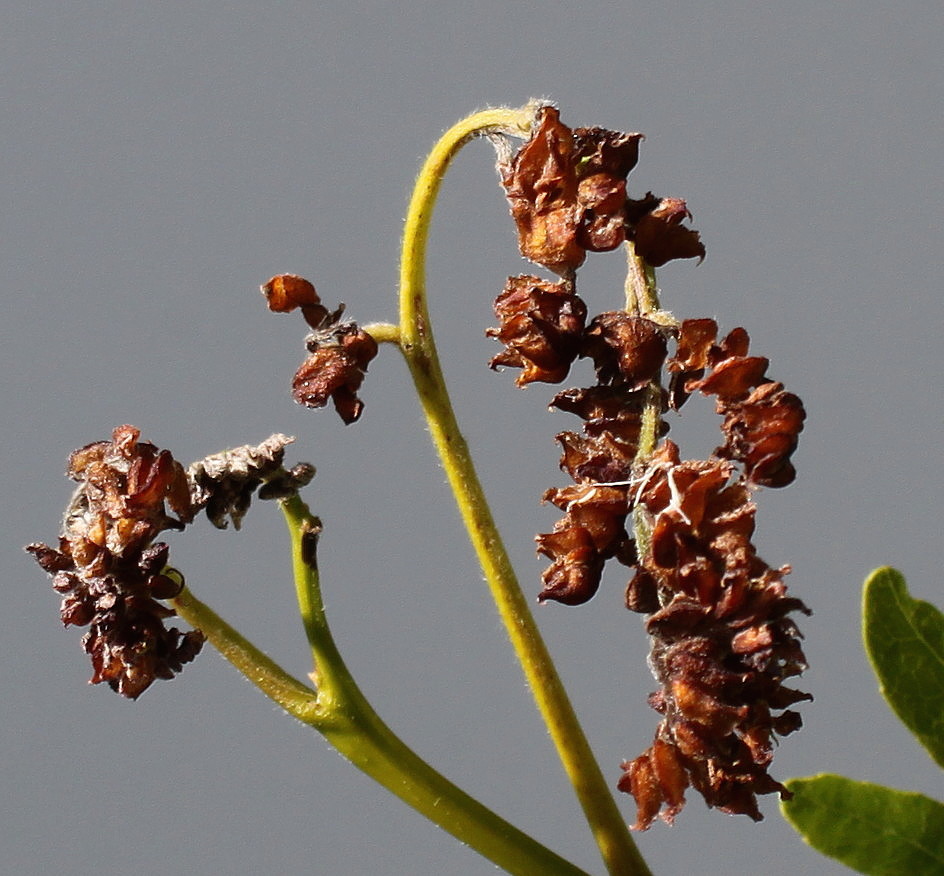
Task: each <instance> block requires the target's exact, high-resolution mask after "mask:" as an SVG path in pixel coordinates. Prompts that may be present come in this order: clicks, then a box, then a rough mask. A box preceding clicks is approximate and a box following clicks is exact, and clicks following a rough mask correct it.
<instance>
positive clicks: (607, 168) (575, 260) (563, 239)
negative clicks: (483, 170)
mask: <svg viewBox="0 0 944 876" xmlns="http://www.w3.org/2000/svg"><path fill="white" fill-rule="evenodd" d="M642 139H643V136H642V134H626V133H623V132H621V131H608V130H605V129H604V128H576V129H573V130H572V129H571V128H568V127H567V126H566V125H565V124H563V123H562V122H561V120H560V113H559V112H558V111H557V110H556V109H555V108H554V107H551V106H546V107H544V108H543V109H542V110H541V120H540V124H539V125H538V127H537V130H536V131H535V132H534V134H533V136H532V137H531V139H530V140H529V141H528V142H527V143H525V144H524V146H522V148H521V149H519V150H518V152H517V153H516V154H515V156H514V157H513V158H512V159H511V161H510V162H508V163H507V165H505V166H502V167H500V168H499V170H500V172H501V178H502V184H503V185H504V187H505V193H506V195H507V196H508V202H509V204H510V205H511V215H512V217H513V218H514V220H515V224H516V225H517V228H518V247H519V249H520V250H521V254H522V255H523V256H524V257H525V258H527V259H530V260H531V261H532V262H536V263H537V264H539V265H544V267H546V268H548V269H549V270H551V271H553V272H554V273H556V274H559V275H561V276H563V277H566V276H570V275H571V274H572V273H573V272H574V271H575V270H576V269H577V268H579V267H580V265H582V264H583V262H584V259H585V258H586V256H587V252H588V251H590V252H606V251H609V250H613V249H616V248H617V247H618V246H619V245H620V244H621V243H623V242H624V241H626V240H632V241H634V242H635V245H636V250H637V252H638V253H639V254H640V256H642V257H643V258H644V259H645V260H646V261H647V262H648V263H649V264H650V265H652V266H654V267H658V266H659V265H662V264H664V263H665V262H667V261H669V260H670V259H679V258H683V259H684V258H693V257H698V258H703V257H704V255H705V248H704V246H702V244H701V241H700V240H699V238H698V233H697V232H696V231H692V230H691V229H689V228H685V227H684V226H683V225H682V224H681V222H682V220H683V219H686V218H688V215H689V214H688V210H687V208H686V206H685V202H684V201H681V200H679V199H678V198H666V199H662V198H657V197H655V196H654V195H653V194H652V193H651V192H649V193H647V194H646V195H645V196H644V197H643V198H641V199H639V200H634V199H632V198H630V197H628V196H627V190H626V177H627V176H628V175H629V172H630V171H631V170H632V169H633V168H634V167H635V166H636V162H637V160H638V159H639V142H640V140H642Z"/></svg>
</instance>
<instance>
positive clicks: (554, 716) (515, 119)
mask: <svg viewBox="0 0 944 876" xmlns="http://www.w3.org/2000/svg"><path fill="white" fill-rule="evenodd" d="M535 112H536V107H535V106H531V105H529V106H525V107H522V108H520V109H495V110H486V111H484V112H480V113H476V114H474V115H472V116H469V117H468V118H466V119H464V120H462V121H461V122H459V123H458V124H456V125H455V126H453V127H452V128H451V129H450V130H449V131H447V132H446V133H445V134H444V135H443V137H442V138H441V139H440V140H439V142H438V143H437V144H436V146H435V147H434V148H433V150H432V152H431V153H430V155H429V157H428V158H427V160H426V163H425V164H424V165H423V168H422V170H421V171H420V174H419V177H418V179H417V182H416V186H415V188H414V191H413V197H412V199H411V201H410V206H409V210H408V212H407V218H406V223H405V226H404V234H403V252H402V258H401V264H400V347H401V350H402V352H403V355H404V357H405V359H406V362H407V365H408V367H409V369H410V373H411V375H412V377H413V381H414V383H415V385H416V390H417V393H418V395H419V398H420V403H421V404H422V407H423V412H424V414H425V416H426V420H427V423H428V426H429V431H430V435H431V437H432V440H433V444H434V445H435V448H436V450H437V452H438V454H439V457H440V459H441V461H442V465H443V468H444V470H445V472H446V476H447V478H448V480H449V483H450V486H451V487H452V491H453V493H454V495H455V497H456V502H457V504H458V506H459V511H460V513H461V515H462V519H463V521H464V523H465V526H466V529H467V530H468V533H469V538H470V539H471V541H472V544H473V546H474V548H475V552H476V554H477V556H478V559H479V562H480V563H481V566H482V570H483V572H484V574H485V578H486V580H487V582H488V585H489V588H490V590H491V593H492V597H493V599H494V600H495V604H496V606H497V607H498V613H499V615H500V617H501V619H502V622H503V623H504V625H505V629H506V631H507V633H508V637H509V639H510V640H511V643H512V646H513V647H514V650H515V653H516V655H517V657H518V660H519V661H520V663H521V666H522V668H523V670H524V674H525V677H526V678H527V681H528V684H529V685H530V687H531V691H532V693H533V695H534V698H535V701H536V702H537V706H538V709H539V711H540V713H541V715H542V717H543V718H544V721H545V723H546V725H547V727H548V731H549V733H550V735H551V738H552V740H553V742H554V744H555V746H556V748H557V752H558V755H559V756H560V759H561V761H562V763H563V765H564V769H565V771H566V773H567V776H568V778H569V779H570V782H571V784H572V785H573V787H574V790H575V792H576V794H577V797H578V799H579V801H580V804H581V806H582V808H583V811H584V815H585V817H586V819H587V821H588V823H589V825H590V829H591V831H592V832H593V835H594V838H595V840H596V842H597V845H598V847H599V849H600V852H601V855H602V856H603V860H604V862H605V864H606V867H607V870H608V872H609V873H611V874H617V873H618V874H624V876H644V874H649V872H650V871H649V869H648V867H647V866H646V863H645V861H644V860H643V858H642V856H641V855H640V854H639V851H638V849H637V848H636V845H635V843H634V842H633V840H632V838H631V837H630V835H629V832H628V830H627V828H626V824H625V822H624V820H623V817H622V815H621V814H620V811H619V809H618V807H617V805H616V801H615V800H614V799H613V795H612V793H611V792H610V789H609V787H608V785H607V782H606V780H605V779H604V777H603V774H602V772H601V771H600V767H599V765H598V764H597V762H596V759H595V758H594V756H593V752H592V750H591V748H590V745H589V743H588V741H587V738H586V736H585V735H584V732H583V730H582V728H581V726H580V724H579V722H578V720H577V716H576V714H575V712H574V709H573V706H572V705H571V703H570V700H569V698H568V696H567V693H566V691H565V689H564V686H563V684H562V682H561V680H560V677H559V676H558V674H557V670H556V669H555V667H554V664H553V661H552V660H551V656H550V654H549V652H548V650H547V647H546V645H545V644H544V641H543V639H542V638H541V635H540V633H539V631H538V628H537V625H536V623H535V621H534V618H533V616H532V614H531V611H530V609H529V607H528V604H527V601H526V600H525V597H524V595H523V593H522V591H521V587H520V586H519V584H518V581H517V579H516V577H515V574H514V570H513V569H512V566H511V562H510V560H509V558H508V554H507V552H506V550H505V547H504V545H503V543H502V540H501V536H500V535H499V533H498V529H497V527H496V526H495V522H494V520H493V518H492V514H491V510H490V509H489V506H488V503H487V502H486V499H485V494H484V491H483V489H482V486H481V483H480V482H479V478H478V475H477V473H476V471H475V467H474V465H473V463H472V458H471V455H470V453H469V449H468V445H467V444H466V441H465V439H464V438H463V436H462V434H461V432H460V431H459V426H458V423H457V421H456V417H455V413H454V411H453V408H452V403H451V401H450V398H449V395H448V393H447V391H446V385H445V380H444V378H443V374H442V369H441V367H440V364H439V356H438V354H437V351H436V346H435V343H434V341H433V334H432V327H431V325H430V319H429V312H428V307H427V301H426V276H425V274H426V268H425V264H426V243H427V238H428V234H429V227H430V221H431V219H432V213H433V208H434V205H435V202H436V197H437V195H438V193H439V189H440V185H441V183H442V179H443V176H444V174H445V172H446V169H447V168H448V166H449V164H450V162H451V161H452V159H453V158H454V157H455V155H456V154H457V153H458V151H459V149H460V148H461V147H462V146H463V145H464V144H465V143H466V142H468V141H469V140H470V139H471V138H473V137H475V136H477V135H482V134H488V133H498V132H502V133H507V134H511V135H514V136H519V137H525V136H528V135H529V133H530V130H531V125H532V122H533V121H534V118H535Z"/></svg>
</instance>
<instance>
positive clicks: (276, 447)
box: [26, 426, 314, 699]
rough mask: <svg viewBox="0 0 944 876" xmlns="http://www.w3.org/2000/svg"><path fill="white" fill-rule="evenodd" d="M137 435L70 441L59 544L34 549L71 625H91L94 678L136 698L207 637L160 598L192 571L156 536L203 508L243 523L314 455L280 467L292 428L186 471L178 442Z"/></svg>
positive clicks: (298, 478) (305, 471)
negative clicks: (171, 622)
mask: <svg viewBox="0 0 944 876" xmlns="http://www.w3.org/2000/svg"><path fill="white" fill-rule="evenodd" d="M139 436H140V432H139V431H138V429H136V428H135V427H134V426H119V427H118V428H117V429H115V430H114V432H113V433H112V440H111V441H99V442H96V443H94V444H89V445H87V446H85V447H83V448H80V449H79V450H76V451H75V452H73V453H72V455H71V456H70V458H69V469H68V474H69V475H70V477H72V478H73V479H74V480H76V481H78V482H79V486H78V489H77V490H76V492H75V495H74V496H73V497H72V499H71V501H70V503H69V507H68V508H67V510H66V514H65V517H64V520H63V525H62V532H61V533H60V536H59V546H58V549H55V548H52V547H49V546H48V545H45V544H42V543H39V542H37V543H34V544H31V545H28V546H27V548H26V550H27V551H28V552H29V553H31V554H32V555H33V556H34V557H35V559H36V561H37V562H38V563H39V565H40V566H42V568H43V569H44V570H45V571H46V572H47V573H48V574H50V575H51V576H52V577H53V589H54V590H55V591H56V592H57V593H59V594H60V595H61V596H62V603H61V605H60V609H59V612H60V617H61V619H62V622H63V624H64V625H65V626H83V627H84V626H87V627H88V628H89V629H88V632H87V633H86V634H85V636H84V637H83V639H82V644H83V647H84V648H85V651H86V653H87V654H88V655H89V657H90V659H91V662H92V678H91V683H93V684H99V683H101V682H104V683H106V684H108V685H109V687H111V688H112V689H113V690H115V691H117V692H118V693H120V694H121V695H122V696H126V697H129V698H130V699H136V698H137V697H138V696H140V695H141V694H142V693H143V692H144V691H145V690H147V688H148V687H149V686H150V685H151V684H152V683H153V682H154V680H155V679H158V678H165V679H169V678H173V677H174V675H176V674H177V673H179V672H180V671H181V670H182V668H183V665H184V664H185V663H189V662H190V661H191V660H193V659H194V657H196V655H197V653H198V652H199V651H200V648H201V646H202V644H203V641H204V637H203V634H202V633H201V632H199V631H198V630H191V631H189V632H186V633H183V632H181V631H180V630H178V629H176V628H169V629H168V628H167V627H165V625H164V621H165V620H166V619H167V618H170V617H173V616H174V611H173V610H172V609H170V608H169V607H167V606H166V605H163V604H162V603H160V602H158V600H161V599H170V598H173V597H174V596H176V595H177V594H178V593H179V592H180V590H181V588H182V587H183V576H182V575H180V573H179V572H176V571H175V570H171V569H170V568H169V567H168V559H169V549H168V546H167V545H166V544H165V543H164V542H158V541H155V538H156V537H157V535H158V534H159V533H160V532H162V531H164V530H168V529H183V528H184V525H185V524H186V523H190V522H192V520H193V519H194V516H195V515H196V514H197V512H199V511H200V510H201V509H205V510H206V512H207V515H208V516H209V517H210V518H211V520H212V521H213V522H214V523H215V524H216V525H217V526H225V525H226V520H225V518H226V517H227V516H229V518H230V519H231V520H233V522H234V524H235V525H236V526H237V527H238V524H239V521H240V519H241V517H242V515H243V514H244V513H245V511H246V508H247V507H248V505H249V501H250V498H251V496H252V493H253V492H254V491H255V490H256V489H257V488H260V487H261V489H260V490H259V493H260V496H262V495H263V493H264V491H266V489H267V488H268V492H267V495H269V496H270V497H271V498H282V497H285V496H288V495H291V493H292V492H295V491H297V490H298V489H299V488H300V487H301V486H303V485H304V484H306V483H307V482H308V481H309V480H311V477H312V476H313V475H314V469H313V468H312V467H311V466H309V465H306V464H301V465H298V466H295V467H294V468H293V469H292V470H291V471H286V470H285V469H284V468H283V467H282V458H283V456H284V451H285V446H286V445H287V444H288V443H289V442H290V441H292V440H293V439H291V438H288V437H286V436H285V435H273V436H272V437H270V438H269V439H267V440H266V441H263V442H262V443H261V444H258V445H255V446H251V445H246V446H244V447H237V448H235V449H233V450H228V451H225V452H223V453H218V454H214V455H213V456H208V457H207V458H206V459H203V460H200V461H199V462H196V463H194V464H193V465H191V466H190V467H189V468H188V469H187V470H186V471H185V470H184V468H183V467H182V466H181V465H180V464H179V463H178V462H177V461H176V460H174V458H173V456H172V455H171V454H170V451H167V450H159V449H158V448H157V447H155V446H154V445H153V444H149V443H147V442H144V441H139ZM167 506H170V508H172V509H173V510H174V511H175V512H176V513H177V514H178V515H179V519H177V518H174V517H172V516H170V515H169V514H168V513H167Z"/></svg>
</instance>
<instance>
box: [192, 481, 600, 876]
mask: <svg viewBox="0 0 944 876" xmlns="http://www.w3.org/2000/svg"><path fill="white" fill-rule="evenodd" d="M282 507H283V511H284V513H285V518H286V522H287V524H288V528H289V532H290V533H291V538H292V562H293V567H294V572H295V584H296V591H297V595H298V599H299V608H300V609H301V613H302V618H303V621H304V625H305V631H306V634H307V635H308V640H309V643H310V645H311V650H312V654H313V656H314V658H315V661H316V666H317V671H316V672H315V673H313V674H312V677H313V679H317V682H316V683H317V690H313V689H312V688H310V687H308V686H306V685H305V684H303V683H302V682H300V681H299V680H298V679H296V678H293V677H292V676H290V675H288V674H287V673H286V672H285V671H284V670H283V669H281V668H280V667H279V666H277V665H276V664H275V663H274V662H273V661H272V660H271V659H270V658H269V657H267V656H266V655H265V654H263V653H262V652H261V651H259V649H258V648H256V647H255V646H254V645H252V644H251V643H250V642H248V641H247V640H246V639H245V638H244V637H243V636H242V635H240V633H238V632H237V631H236V630H235V629H233V628H232V627H231V626H230V625H229V624H228V623H226V621H224V620H223V619H222V618H221V617H220V616H219V615H217V614H216V613H215V612H214V611H213V610H212V609H211V608H209V607H208V606H207V605H205V604H203V603H202V602H200V601H199V600H198V599H197V598H196V597H194V596H193V594H191V593H190V592H189V591H187V590H184V591H183V592H182V593H181V594H180V595H178V596H177V597H176V598H175V599H174V600H173V605H174V608H175V609H176V610H177V613H178V614H179V615H180V616H181V617H182V618H184V620H186V621H187V622H188V623H190V624H191V625H192V626H193V627H195V628H197V629H199V630H201V631H202V632H203V633H204V634H205V635H206V637H207V639H208V640H209V641H210V643H211V644H213V645H214V646H215V647H216V648H217V649H218V650H219V651H220V652H221V653H222V654H223V656H224V657H226V659H227V660H229V661H230V663H232V664H233V665H234V666H235V667H236V668H237V669H238V670H239V671H240V672H242V673H243V675H245V676H246V678H248V679H249V680H250V681H251V682H252V683H253V684H255V685H256V686H257V687H258V688H259V689H260V690H261V691H262V692H263V693H264V694H266V696H268V697H269V698H270V699H272V700H274V701H275V702H276V703H278V704H279V705H280V706H282V708H284V709H285V710H286V711H287V712H288V713H289V714H291V715H292V716H294V717H295V718H297V719H298V720H299V721H302V722H303V723H305V724H308V725H309V726H311V727H313V728H314V729H316V730H318V731H319V732H320V733H321V734H322V735H323V736H324V737H325V738H326V739H327V740H328V741H329V742H330V743H331V744H332V745H333V746H334V747H335V748H336V749H337V750H338V751H339V752H340V753H341V754H342V755H344V757H346V758H347V759H348V760H349V761H351V763H353V764H354V765H355V766H356V767H358V768H359V769H360V770H362V771H363V772H365V773H366V774H367V775H369V776H370V777H371V778H373V779H374V780H375V781H377V782H378V783H380V784H381V785H383V786H384V787H385V788H386V789H387V790H388V791H390V792H391V793H393V794H395V795H396V796H397V797H399V798H400V799H401V800H403V801H404V802H405V803H408V804H409V805H410V806H412V807H413V808H414V809H416V810H417V811H418V812H420V813H421V814H423V815H424V816H425V817H426V818H428V819H429V820H430V821H432V822H433V823H435V824H438V825H439V826H440V827H441V828H443V829H444V830H446V831H448V832H449V833H450V834H452V835H453V836H455V837H456V838H457V839H458V840H460V841H461V842H463V843H466V844H467V845H469V846H471V847H472V848H473V849H475V850H476V851H477V852H479V853H480V854H481V855H483V856H485V857H486V858H488V859H489V860H491V861H493V862H494V863H495V864H497V865H498V866H500V867H502V868H503V869H504V870H506V871H507V872H508V873H513V874H518V876H533V874H535V873H541V874H551V876H587V874H586V873H585V872H584V871H583V870H580V869H579V868H577V867H575V866H574V865H573V864H571V863H570V862H569V861H566V860H565V859H563V858H561V857H560V856H559V855H557V854H555V853H554V852H552V851H550V850H549V849H548V848H546V847H545V846H543V845H541V844H540V843H538V842H537V841H536V840H534V839H533V838H532V837H530V836H528V835H527V834H525V833H523V832H522V831H520V830H518V829H517V828H516V827H514V826H513V825H511V824H509V823H508V822H507V821H505V820H504V819H502V818H500V817H499V816H498V815H496V814H495V813H494V812H492V811H491V810H489V809H488V808H486V807H485V806H483V805H482V804H481V803H479V802H478V801H477V800H475V799H473V798H472V797H470V796H469V795H468V794H466V793H465V792H464V791H462V790H461V789H460V788H458V787H457V786H456V785H454V784H453V783H452V782H450V781H449V780H448V779H446V778H445V777H444V776H443V775H441V774H440V773H439V772H437V771H436V770H434V769H433V768H432V767H431V766H430V765H429V764H428V763H426V761H424V760H423V759H422V758H420V757H419V756H418V755H417V754H416V753H415V752H414V751H413V750H412V749H410V748H408V747H407V746H406V745H405V744H404V743H403V742H402V741H401V740H400V739H399V737H397V736H396V734H395V733H394V732H393V731H392V730H391V729H390V728H389V727H388V726H387V725H386V724H385V723H384V722H383V721H382V720H381V718H380V717H379V715H377V713H376V712H375V711H374V709H373V708H372V707H371V705H370V704H369V703H368V702H367V699H366V698H365V696H364V694H363V693H362V692H361V690H360V688H359V687H358V686H357V683H356V682H355V681H354V679H353V678H352V676H351V674H350V672H349V670H348V668H347V666H346V665H345V664H344V661H343V660H342V658H341V655H340V653H339V652H338V649H337V646H336V645H335V643H334V639H333V638H332V636H331V632H330V630H329V628H328V624H327V620H326V618H325V612H324V605H323V602H322V599H321V591H320V587H319V580H318V569H317V564H316V562H315V548H316V544H317V538H318V533H319V532H320V529H321V524H320V522H319V521H318V519H317V518H316V517H313V516H312V515H311V513H310V512H309V511H308V508H307V507H306V506H305V503H304V502H302V500H301V499H299V498H298V497H297V496H296V497H292V498H290V499H287V500H285V501H284V502H283V503H282Z"/></svg>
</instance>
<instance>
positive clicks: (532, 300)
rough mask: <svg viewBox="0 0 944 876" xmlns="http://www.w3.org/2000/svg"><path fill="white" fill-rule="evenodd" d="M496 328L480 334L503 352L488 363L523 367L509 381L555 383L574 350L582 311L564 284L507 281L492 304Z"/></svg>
mask: <svg viewBox="0 0 944 876" xmlns="http://www.w3.org/2000/svg"><path fill="white" fill-rule="evenodd" d="M495 315H496V316H497V317H498V318H499V320H501V325H500V326H499V327H498V328H495V329H488V330H487V331H486V335H488V336H489V337H492V338H497V339H498V340H499V341H501V342H502V343H503V344H504V345H505V349H504V350H503V351H502V352H501V353H499V354H498V355H497V356H495V357H494V358H493V359H492V361H491V362H490V363H489V364H490V366H491V367H492V368H498V367H499V366H501V365H507V366H510V367H512V368H522V369H524V370H523V371H522V373H521V374H520V375H519V376H518V378H517V380H516V381H515V382H516V383H517V384H518V386H525V385H526V384H528V383H532V382H534V381H538V380H539V381H543V382H544V383H560V382H561V381H562V380H563V379H564V378H565V377H566V376H567V374H568V372H569V371H570V365H571V363H572V362H573V361H574V359H576V358H577V354H578V353H579V352H580V343H581V337H582V334H583V329H584V322H585V320H586V316H587V307H586V305H585V304H584V303H583V301H582V300H581V299H580V297H579V296H578V295H576V294H575V293H574V292H573V290H572V288H571V286H570V285H569V284H567V283H550V282H548V281H546V280H542V279H541V278H540V277H534V276H530V275H527V274H526V275H522V276H519V277H509V278H508V282H507V283H506V284H505V289H504V291H503V292H502V293H501V295H499V296H498V298H497V299H496V300H495Z"/></svg>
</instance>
